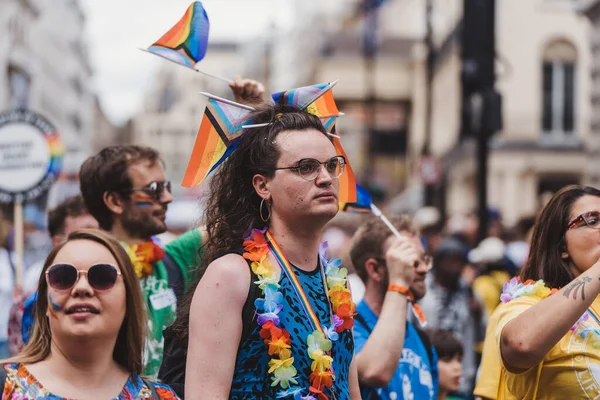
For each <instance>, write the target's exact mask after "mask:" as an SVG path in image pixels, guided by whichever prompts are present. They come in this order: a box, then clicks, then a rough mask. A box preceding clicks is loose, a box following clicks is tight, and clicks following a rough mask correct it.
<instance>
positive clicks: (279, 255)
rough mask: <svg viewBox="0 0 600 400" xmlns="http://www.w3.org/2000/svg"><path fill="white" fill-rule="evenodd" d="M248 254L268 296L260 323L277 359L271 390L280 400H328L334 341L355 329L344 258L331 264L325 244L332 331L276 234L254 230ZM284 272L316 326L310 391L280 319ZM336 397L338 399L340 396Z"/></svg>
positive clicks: (322, 255) (311, 338)
mask: <svg viewBox="0 0 600 400" xmlns="http://www.w3.org/2000/svg"><path fill="white" fill-rule="evenodd" d="M244 250H245V253H244V258H246V259H247V260H249V261H251V265H250V266H251V268H252V271H253V272H254V273H255V274H256V275H257V277H258V280H257V281H255V282H254V283H255V284H256V285H258V287H259V288H260V289H261V291H262V295H263V298H259V299H257V300H256V302H255V305H256V312H257V322H258V324H259V325H260V327H261V330H260V337H261V338H262V339H263V340H264V342H265V344H266V345H267V346H268V353H269V355H271V356H272V358H271V360H269V371H268V372H269V374H271V375H272V376H271V386H279V387H280V388H281V391H279V392H278V393H277V398H290V397H291V398H298V397H299V398H301V399H302V400H328V399H329V397H328V396H327V395H326V394H325V393H324V390H325V388H329V391H330V392H331V393H332V394H333V391H332V389H331V388H332V386H333V381H334V379H335V374H334V371H333V368H332V362H333V358H332V357H331V356H330V352H331V348H332V342H335V341H337V340H338V339H339V334H340V333H342V332H344V331H346V330H348V329H352V327H353V326H354V315H355V310H356V306H355V304H354V303H353V302H352V295H351V293H350V291H349V290H348V288H347V280H346V276H347V274H348V271H347V270H346V269H345V268H340V267H341V260H339V259H331V260H327V253H326V252H327V242H325V243H322V244H321V246H320V247H319V261H320V262H319V268H320V274H321V277H322V280H323V285H324V287H325V291H326V293H327V297H328V303H329V307H330V311H331V313H330V315H331V320H330V322H331V324H330V326H329V327H323V326H322V324H321V322H320V320H319V318H318V316H317V315H316V313H315V312H314V310H313V308H312V306H311V305H310V302H309V300H308V297H307V296H306V293H305V292H304V289H303V288H302V284H301V283H300V281H299V280H298V277H297V275H296V273H295V272H294V270H293V268H292V265H291V264H290V262H289V261H288V260H287V258H286V257H285V255H284V254H283V252H282V250H281V248H280V247H279V245H278V244H277V242H276V241H275V239H274V238H273V236H272V235H271V233H270V232H268V231H266V230H258V229H253V230H252V232H251V233H250V235H249V236H248V237H246V240H245V241H244ZM269 255H271V256H272V257H273V258H274V259H275V260H276V261H277V264H278V266H279V268H278V267H277V266H275V265H273V263H271V261H270V260H269ZM280 270H281V271H283V273H284V274H285V276H286V278H287V279H288V280H289V281H290V283H291V285H292V288H293V290H294V293H295V294H296V296H297V297H298V299H299V300H300V303H301V305H302V309H303V310H304V313H305V314H306V316H307V318H308V321H309V322H310V324H311V327H312V328H313V332H312V333H311V334H309V335H308V336H307V338H306V344H307V354H308V356H309V357H310V359H311V360H312V363H311V371H312V373H311V375H310V377H309V382H310V386H309V387H308V393H306V391H307V389H306V388H303V387H301V386H300V385H299V384H298V381H297V379H296V378H297V373H298V371H297V370H296V368H295V367H294V358H293V357H292V356H291V354H292V352H291V338H290V333H289V332H288V331H287V330H286V329H285V328H283V327H282V324H281V320H280V318H279V315H278V314H279V313H280V312H281V310H283V294H282V293H281V292H279V287H280V285H279V283H278V281H279V271H280ZM303 393H304V394H305V395H304V396H303ZM333 396H334V397H335V394H333Z"/></svg>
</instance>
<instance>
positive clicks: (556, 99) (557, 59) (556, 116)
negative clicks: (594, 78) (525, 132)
mask: <svg viewBox="0 0 600 400" xmlns="http://www.w3.org/2000/svg"><path fill="white" fill-rule="evenodd" d="M576 61H577V53H576V50H575V48H574V47H573V45H571V44H570V43H568V42H566V41H555V42H552V43H551V44H550V45H549V46H548V47H547V48H546V50H545V52H544V61H543V65H542V131H543V133H544V135H545V136H546V137H553V138H564V137H565V136H573V135H574V133H575V128H576V127H575V125H576V124H575V82H576V72H575V71H576V65H577V64H576Z"/></svg>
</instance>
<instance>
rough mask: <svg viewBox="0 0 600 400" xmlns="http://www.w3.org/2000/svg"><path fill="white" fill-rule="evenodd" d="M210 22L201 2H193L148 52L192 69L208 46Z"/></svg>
mask: <svg viewBox="0 0 600 400" xmlns="http://www.w3.org/2000/svg"><path fill="white" fill-rule="evenodd" d="M209 28H210V23H209V22H208V15H206V11H205V10H204V7H202V3H200V2H199V1H195V2H193V3H192V4H191V5H190V6H189V7H188V9H187V11H186V12H185V14H184V15H183V17H182V18H181V19H180V20H179V22H177V24H175V26H173V27H172V28H171V29H170V30H169V31H168V32H167V33H165V34H164V35H163V36H162V37H161V38H160V39H158V40H157V41H156V42H154V44H152V46H150V47H149V48H148V51H149V52H150V53H153V54H156V55H157V56H160V57H163V58H166V59H167V60H169V61H173V62H175V63H177V64H180V65H183V66H185V67H188V68H192V69H194V65H196V63H198V62H199V61H200V60H202V59H203V58H204V56H205V55H206V48H207V47H208V31H209Z"/></svg>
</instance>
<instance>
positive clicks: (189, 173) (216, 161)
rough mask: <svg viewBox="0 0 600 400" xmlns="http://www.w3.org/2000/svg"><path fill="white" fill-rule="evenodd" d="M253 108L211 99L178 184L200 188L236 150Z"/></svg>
mask: <svg viewBox="0 0 600 400" xmlns="http://www.w3.org/2000/svg"><path fill="white" fill-rule="evenodd" d="M252 110H253V108H252V107H248V106H244V105H242V104H237V103H234V102H232V101H226V100H223V99H218V98H214V97H211V98H209V99H208V104H207V105H206V109H205V110H204V117H203V118H202V122H201V123H200V129H199V130H198V135H197V136H196V142H195V143H194V149H193V150H192V155H191V157H190V161H189V163H188V167H187V170H186V171H185V176H184V177H183V182H182V183H181V185H182V186H183V187H187V188H191V187H194V186H197V185H199V184H200V183H201V182H202V181H203V180H204V179H205V178H206V177H207V176H208V174H210V173H211V172H212V171H213V170H214V169H215V168H217V167H218V166H219V165H220V164H221V163H222V162H223V161H224V160H225V159H226V158H227V157H228V156H229V154H231V152H232V151H233V150H235V148H236V147H237V143H238V139H239V137H240V136H241V135H242V133H243V129H242V125H243V124H244V123H249V122H248V121H247V118H246V117H247V116H248V114H249V113H250V112H251V111H252Z"/></svg>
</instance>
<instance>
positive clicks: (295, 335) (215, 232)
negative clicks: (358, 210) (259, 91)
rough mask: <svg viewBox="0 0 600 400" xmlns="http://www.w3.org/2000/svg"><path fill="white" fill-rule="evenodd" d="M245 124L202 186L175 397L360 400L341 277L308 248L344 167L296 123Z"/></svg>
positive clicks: (323, 135) (311, 130) (319, 133)
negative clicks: (201, 236)
mask: <svg viewBox="0 0 600 400" xmlns="http://www.w3.org/2000/svg"><path fill="white" fill-rule="evenodd" d="M248 120H252V121H253V123H254V124H260V125H259V126H257V127H254V128H248V129H246V131H245V132H244V134H243V135H242V136H240V137H239V141H238V143H237V148H236V149H235V150H233V152H231V154H230V155H229V157H228V158H227V159H226V160H225V161H224V162H223V163H222V164H221V165H220V167H219V168H218V169H217V170H215V175H214V176H213V177H212V179H211V181H210V188H209V190H208V193H209V195H208V199H207V201H206V205H205V218H204V222H205V223H206V227H207V231H208V238H209V239H208V242H207V244H206V248H205V260H206V265H208V267H207V268H206V271H205V272H204V274H203V276H202V278H201V280H200V281H199V283H198V284H197V286H196V287H195V289H194V290H193V291H190V295H191V296H192V297H191V302H190V303H189V308H188V309H185V311H186V312H182V313H181V314H180V316H178V321H176V324H175V325H174V327H173V328H174V330H175V331H176V332H183V339H182V340H184V341H186V342H187V343H188V349H187V357H186V368H185V397H186V398H187V399H188V400H189V399H194V400H198V399H210V400H224V399H233V400H238V399H257V400H264V399H274V398H282V399H295V398H305V399H314V398H319V399H337V400H357V399H360V393H359V389H358V380H357V376H356V369H355V366H354V363H353V361H352V360H353V353H354V352H353V350H354V346H353V338H352V326H353V319H352V317H353V314H354V309H355V306H354V303H352V300H351V292H350V290H349V288H348V286H347V281H346V278H345V276H346V273H347V271H346V270H345V269H343V268H341V266H340V265H339V262H338V261H339V260H328V259H327V254H326V246H325V245H323V244H320V243H319V242H320V240H321V237H322V234H323V231H324V228H325V225H326V223H327V222H328V221H329V220H330V219H331V218H333V217H334V216H335V214H336V213H337V212H338V195H339V187H340V176H341V175H342V174H343V172H344V169H345V166H346V160H345V158H344V157H343V156H342V155H340V154H338V152H337V151H336V149H335V147H334V145H333V143H332V140H331V138H330V137H329V136H328V134H327V132H326V130H325V128H324V127H323V124H322V122H321V120H320V119H319V118H318V117H316V116H314V115H311V114H309V113H307V112H306V111H301V110H300V109H298V108H296V107H291V106H283V105H275V106H265V107H262V108H260V109H259V110H256V112H255V113H252V114H251V115H250V116H249V118H248ZM265 125H266V126H265ZM253 273H254V274H255V276H253V275H252V274H253ZM253 290H256V291H257V292H258V295H257V296H256V297H257V298H256V300H255V301H252V300H251V299H252V297H253V295H252V291H253ZM249 300H250V302H251V303H252V306H253V308H254V307H255V308H256V316H255V317H254V318H251V320H250V321H248V320H247V318H246V317H244V315H245V311H244V310H245V308H246V305H247V304H248V303H249ZM248 327H249V332H248V331H246V329H247V328H248ZM178 328H180V329H178ZM181 328H182V329H181ZM245 331H246V332H245ZM167 382H168V383H169V384H170V383H171V382H170V381H167Z"/></svg>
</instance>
